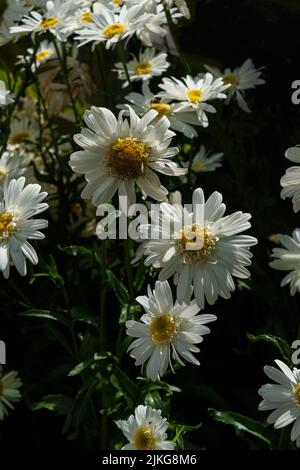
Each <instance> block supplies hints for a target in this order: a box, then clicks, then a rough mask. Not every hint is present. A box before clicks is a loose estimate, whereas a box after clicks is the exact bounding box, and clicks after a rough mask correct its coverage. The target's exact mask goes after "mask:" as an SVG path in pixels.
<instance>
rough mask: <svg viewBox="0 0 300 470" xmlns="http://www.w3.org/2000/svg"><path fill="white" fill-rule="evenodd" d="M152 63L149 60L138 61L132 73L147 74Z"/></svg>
mask: <svg viewBox="0 0 300 470" xmlns="http://www.w3.org/2000/svg"><path fill="white" fill-rule="evenodd" d="M152 68H153V67H152V64H151V63H150V62H139V63H138V64H136V66H135V67H134V73H135V74H136V75H147V74H148V73H150V72H151V70H152Z"/></svg>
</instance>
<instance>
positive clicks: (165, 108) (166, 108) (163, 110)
mask: <svg viewBox="0 0 300 470" xmlns="http://www.w3.org/2000/svg"><path fill="white" fill-rule="evenodd" d="M149 109H154V110H155V111H157V112H158V116H157V117H158V118H161V117H162V116H168V115H169V114H170V113H171V106H170V105H169V104H167V103H153V104H150V106H149Z"/></svg>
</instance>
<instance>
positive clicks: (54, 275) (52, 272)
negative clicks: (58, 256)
mask: <svg viewBox="0 0 300 470" xmlns="http://www.w3.org/2000/svg"><path fill="white" fill-rule="evenodd" d="M33 277H34V278H37V277H49V278H50V279H51V281H53V282H54V284H55V285H56V286H57V287H58V288H61V287H63V286H64V283H65V281H64V279H63V278H62V277H61V276H60V275H59V274H58V271H57V266H56V262H55V259H54V257H53V256H52V255H50V256H49V261H48V264H47V265H46V272H43V273H36V274H34V275H33Z"/></svg>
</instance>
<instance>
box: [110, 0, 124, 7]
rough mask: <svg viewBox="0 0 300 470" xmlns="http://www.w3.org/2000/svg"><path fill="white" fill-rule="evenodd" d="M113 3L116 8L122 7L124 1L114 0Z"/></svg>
mask: <svg viewBox="0 0 300 470" xmlns="http://www.w3.org/2000/svg"><path fill="white" fill-rule="evenodd" d="M112 2H113V4H114V5H115V6H116V7H119V6H121V5H122V0H112Z"/></svg>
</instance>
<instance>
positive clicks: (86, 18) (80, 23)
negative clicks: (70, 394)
mask: <svg viewBox="0 0 300 470" xmlns="http://www.w3.org/2000/svg"><path fill="white" fill-rule="evenodd" d="M93 21H94V20H93V17H92V11H91V9H90V8H87V7H85V8H78V10H76V11H75V12H74V14H73V15H72V16H71V17H70V18H68V19H67V20H66V21H65V24H64V28H63V31H64V33H65V34H66V36H69V35H70V34H73V33H77V31H78V29H81V28H84V27H85V25H86V24H89V23H93Z"/></svg>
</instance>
